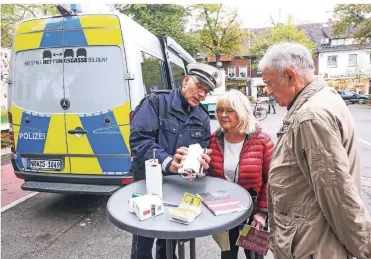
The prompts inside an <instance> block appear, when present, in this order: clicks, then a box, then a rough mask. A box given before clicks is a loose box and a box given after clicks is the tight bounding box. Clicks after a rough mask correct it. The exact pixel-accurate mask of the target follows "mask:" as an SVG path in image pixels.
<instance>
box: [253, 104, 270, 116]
mask: <svg viewBox="0 0 371 259" xmlns="http://www.w3.org/2000/svg"><path fill="white" fill-rule="evenodd" d="M254 104H255V106H254V111H253V114H254V116H255V118H256V119H257V120H258V121H262V120H264V119H265V118H267V114H268V112H267V110H266V109H265V108H264V107H261V106H258V101H256V102H255V103H254Z"/></svg>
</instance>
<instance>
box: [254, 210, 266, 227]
mask: <svg viewBox="0 0 371 259" xmlns="http://www.w3.org/2000/svg"><path fill="white" fill-rule="evenodd" d="M266 218H267V216H266V215H264V214H262V213H259V212H258V213H256V214H255V215H254V220H253V222H251V226H252V227H255V228H256V229H257V230H261V229H263V228H264V226H265V220H266Z"/></svg>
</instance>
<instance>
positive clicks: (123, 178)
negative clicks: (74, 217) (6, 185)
mask: <svg viewBox="0 0 371 259" xmlns="http://www.w3.org/2000/svg"><path fill="white" fill-rule="evenodd" d="M58 8H59V10H60V9H62V10H63V12H61V11H60V12H61V15H59V16H54V17H46V18H42V19H34V20H28V21H25V22H22V23H21V24H20V25H19V27H18V28H17V30H16V33H15V35H14V39H13V46H12V55H11V63H10V71H9V77H8V88H9V107H8V108H9V109H8V110H9V114H8V116H9V123H10V125H11V129H10V132H11V140H12V147H11V149H12V164H13V167H14V171H15V174H16V176H17V177H18V178H22V179H24V181H25V182H24V184H23V185H22V189H23V190H31V191H44V192H57V193H58V192H60V193H81V194H83V193H85V194H111V193H113V192H114V191H115V190H117V189H118V188H120V187H122V186H123V185H125V184H129V183H131V181H132V176H131V174H130V164H131V155H130V146H129V134H130V113H131V111H133V110H134V109H135V107H136V106H137V105H138V104H139V102H140V101H141V99H142V98H143V97H145V96H146V95H147V94H149V93H151V92H153V91H156V90H161V89H173V88H176V87H178V86H180V85H181V83H182V80H183V78H184V75H185V73H186V70H185V67H186V65H187V64H189V63H194V62H196V61H195V60H194V59H193V57H192V56H191V55H190V54H189V53H187V52H186V51H185V50H184V49H183V48H182V47H181V46H179V45H178V44H177V43H176V42H175V41H174V40H173V39H171V38H170V37H168V38H163V37H157V36H155V35H153V34H152V33H150V32H149V31H148V30H146V29H145V28H143V27H142V26H141V25H139V24H138V23H136V22H135V21H133V20H132V19H130V18H129V17H128V16H126V15H124V14H83V13H80V12H78V10H73V9H69V8H68V7H63V6H59V7H58Z"/></svg>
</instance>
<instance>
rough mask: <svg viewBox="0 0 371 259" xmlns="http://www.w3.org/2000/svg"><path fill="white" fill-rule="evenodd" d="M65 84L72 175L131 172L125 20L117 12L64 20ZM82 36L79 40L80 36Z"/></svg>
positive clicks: (68, 144) (123, 173)
mask: <svg viewBox="0 0 371 259" xmlns="http://www.w3.org/2000/svg"><path fill="white" fill-rule="evenodd" d="M66 37H67V38H68V37H70V38H71V41H72V40H74V45H75V46H73V45H72V44H71V45H70V46H71V47H69V46H66V45H65V46H64V49H65V50H64V58H65V60H64V73H63V75H64V76H63V83H64V89H65V98H66V100H67V101H68V103H69V107H68V109H66V132H67V146H68V156H69V158H70V165H71V173H72V174H91V175H92V174H97V175H102V174H103V175H121V176H123V175H126V174H127V173H128V172H129V169H130V163H131V157H130V148H129V134H130V124H129V113H130V102H129V92H128V85H127V84H128V83H127V80H125V73H126V66H125V62H124V51H123V42H122V36H121V29H120V23H119V20H118V18H117V16H114V15H82V16H74V17H69V18H68V21H65V22H64V38H65V42H68V41H69V40H68V39H67V38H66ZM76 39H78V40H76Z"/></svg>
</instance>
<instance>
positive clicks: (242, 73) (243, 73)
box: [238, 66, 247, 77]
mask: <svg viewBox="0 0 371 259" xmlns="http://www.w3.org/2000/svg"><path fill="white" fill-rule="evenodd" d="M238 70H239V72H240V77H247V67H246V66H243V67H239V69H238Z"/></svg>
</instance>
